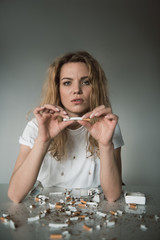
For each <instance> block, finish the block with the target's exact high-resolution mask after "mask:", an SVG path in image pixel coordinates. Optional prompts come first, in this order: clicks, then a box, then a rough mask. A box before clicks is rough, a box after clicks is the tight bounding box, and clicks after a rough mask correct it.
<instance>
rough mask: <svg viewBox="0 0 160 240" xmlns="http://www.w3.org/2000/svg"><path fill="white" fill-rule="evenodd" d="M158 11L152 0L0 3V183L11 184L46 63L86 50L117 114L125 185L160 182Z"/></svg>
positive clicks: (35, 104) (159, 29)
mask: <svg viewBox="0 0 160 240" xmlns="http://www.w3.org/2000/svg"><path fill="white" fill-rule="evenodd" d="M159 12H160V9H159V1H158V0H157V1H156V0H150V1H148V0H135V1H133V0H126V1H125V0H110V1H108V0H94V1H93V0H43V1H42V0H31V1H28V0H26V1H23V0H19V1H16V0H15V1H14V0H11V1H8V0H3V1H2V0H1V1H0V34H1V37H0V41H1V44H0V46H1V50H0V112H1V113H0V134H1V137H0V182H1V183H8V182H9V179H10V176H11V173H12V170H13V167H14V164H15V161H16V158H17V154H18V151H19V143H18V139H19V136H20V135H21V133H22V131H23V129H24V127H25V125H26V123H27V121H26V119H25V116H26V113H27V112H28V111H29V110H31V109H33V108H34V107H36V106H37V104H38V103H39V100H40V97H41V88H42V84H43V82H44V79H45V76H46V70H47V68H48V66H49V64H50V63H51V61H52V60H53V59H54V58H55V57H57V56H59V55H61V54H63V53H65V52H68V51H71V50H87V51H89V52H90V53H91V54H92V55H93V56H94V57H95V58H96V59H97V60H98V61H99V62H100V63H101V64H102V67H103V68H104V70H105V72H106V75H107V77H108V80H109V86H110V98H111V102H112V105H113V110H114V113H116V114H117V115H119V123H120V126H121V130H122V133H123V137H124V141H125V146H124V147H123V149H122V163H123V180H124V182H125V183H126V184H142V185H143V184H145V185H153V184H154V185H159V184H160V173H159V172H160V159H159V156H160V148H159V145H160V128H159V121H160V108H159V107H160V94H159V93H160V91H159V90H160V83H159V76H160V67H159V62H160V59H159V56H160V45H159V42H160V17H159V16H160V14H159Z"/></svg>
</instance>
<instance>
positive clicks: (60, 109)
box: [44, 104, 67, 115]
mask: <svg viewBox="0 0 160 240" xmlns="http://www.w3.org/2000/svg"><path fill="white" fill-rule="evenodd" d="M44 107H45V108H47V109H49V110H51V111H55V112H63V113H64V114H66V115H67V113H66V111H65V110H64V109H63V108H62V107H60V106H57V105H52V104H45V105H44Z"/></svg>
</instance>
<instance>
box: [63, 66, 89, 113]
mask: <svg viewBox="0 0 160 240" xmlns="http://www.w3.org/2000/svg"><path fill="white" fill-rule="evenodd" d="M88 76H89V71H88V67H87V65H86V64H85V63H82V62H76V63H65V64H64V65H63V66H62V68H61V72H60V88H59V91H60V98H61V103H62V105H63V107H64V108H65V111H66V112H67V113H68V115H69V116H70V117H73V116H82V115H83V114H84V113H86V112H87V111H89V108H90V101H89V99H90V94H91V90H92V87H91V84H90V81H89V77H88Z"/></svg>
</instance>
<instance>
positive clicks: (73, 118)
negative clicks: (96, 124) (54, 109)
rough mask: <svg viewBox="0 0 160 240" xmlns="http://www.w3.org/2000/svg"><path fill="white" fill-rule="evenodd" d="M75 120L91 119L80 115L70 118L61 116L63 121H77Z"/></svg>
mask: <svg viewBox="0 0 160 240" xmlns="http://www.w3.org/2000/svg"><path fill="white" fill-rule="evenodd" d="M77 120H81V121H82V120H83V121H88V122H90V121H91V119H90V118H82V117H71V118H63V121H64V122H68V121H77Z"/></svg>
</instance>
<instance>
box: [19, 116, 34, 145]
mask: <svg viewBox="0 0 160 240" xmlns="http://www.w3.org/2000/svg"><path fill="white" fill-rule="evenodd" d="M37 135H38V124H37V121H36V119H32V120H31V121H29V122H28V123H27V125H26V127H25V129H24V131H23V134H22V136H20V138H19V143H20V144H23V145H26V146H28V147H30V148H32V147H33V145H34V142H35V139H36V137H37Z"/></svg>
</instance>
